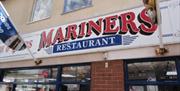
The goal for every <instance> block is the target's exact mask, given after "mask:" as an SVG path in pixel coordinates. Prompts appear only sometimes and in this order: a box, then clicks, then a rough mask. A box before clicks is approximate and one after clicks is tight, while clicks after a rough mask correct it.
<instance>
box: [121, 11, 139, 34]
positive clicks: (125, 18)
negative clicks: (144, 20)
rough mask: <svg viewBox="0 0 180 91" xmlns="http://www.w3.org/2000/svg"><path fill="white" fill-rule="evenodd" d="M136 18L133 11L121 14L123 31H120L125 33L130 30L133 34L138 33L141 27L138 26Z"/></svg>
mask: <svg viewBox="0 0 180 91" xmlns="http://www.w3.org/2000/svg"><path fill="white" fill-rule="evenodd" d="M134 20H135V14H134V13H133V12H128V13H124V14H121V20H120V21H121V24H120V25H121V31H120V32H119V33H120V34H125V33H127V32H128V30H129V32H130V33H131V34H136V33H137V32H139V29H138V28H137V27H136V24H135V23H134Z"/></svg>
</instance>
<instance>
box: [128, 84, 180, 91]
mask: <svg viewBox="0 0 180 91" xmlns="http://www.w3.org/2000/svg"><path fill="white" fill-rule="evenodd" d="M129 91H180V86H176V85H174V86H173V85H170V86H157V85H145V86H129Z"/></svg>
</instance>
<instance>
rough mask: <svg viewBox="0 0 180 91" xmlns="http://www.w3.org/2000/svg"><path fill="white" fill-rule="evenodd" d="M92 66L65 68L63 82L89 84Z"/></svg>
mask: <svg viewBox="0 0 180 91" xmlns="http://www.w3.org/2000/svg"><path fill="white" fill-rule="evenodd" d="M89 81H90V66H70V67H63V72H62V82H89Z"/></svg>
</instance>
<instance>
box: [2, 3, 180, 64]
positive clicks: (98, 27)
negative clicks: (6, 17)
mask: <svg viewBox="0 0 180 91" xmlns="http://www.w3.org/2000/svg"><path fill="white" fill-rule="evenodd" d="M160 7H161V15H162V31H163V40H164V43H165V44H172V43H180V21H179V20H180V4H179V3H178V4H177V3H172V2H169V1H168V2H162V3H161V5H160ZM23 38H24V40H25V41H26V43H27V45H28V47H29V48H30V50H31V51H32V52H33V54H34V56H35V57H36V58H45V57H53V56H64V55H74V54H82V53H92V52H102V51H108V50H120V49H126V48H137V47H145V46H154V45H159V36H158V26H157V24H153V23H152V22H151V19H150V18H149V17H148V15H147V10H146V9H144V7H139V8H134V9H131V10H126V11H122V12H116V13H112V14H108V15H104V16H99V17H96V18H92V19H87V20H83V21H79V22H74V23H70V24H66V25H62V26H57V27H52V28H50V29H45V30H41V31H38V32H34V33H31V34H26V35H23ZM30 58H31V56H30V55H29V53H28V51H27V50H23V51H16V52H14V51H12V50H11V49H8V48H7V47H5V45H3V44H1V45H0V62H3V61H16V60H25V59H30Z"/></svg>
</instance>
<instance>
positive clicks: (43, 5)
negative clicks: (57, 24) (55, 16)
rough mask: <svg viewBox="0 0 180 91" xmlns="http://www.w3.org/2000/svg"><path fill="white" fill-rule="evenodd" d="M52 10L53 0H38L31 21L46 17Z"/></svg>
mask: <svg viewBox="0 0 180 91" xmlns="http://www.w3.org/2000/svg"><path fill="white" fill-rule="evenodd" d="M51 11H52V0H36V2H35V6H34V11H33V15H32V19H31V21H37V20H41V19H45V18H47V17H49V16H50V14H51Z"/></svg>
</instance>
